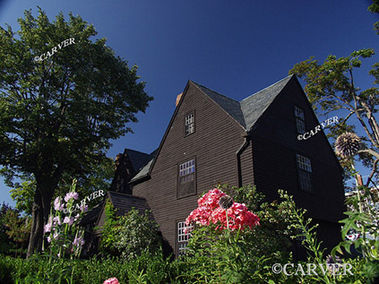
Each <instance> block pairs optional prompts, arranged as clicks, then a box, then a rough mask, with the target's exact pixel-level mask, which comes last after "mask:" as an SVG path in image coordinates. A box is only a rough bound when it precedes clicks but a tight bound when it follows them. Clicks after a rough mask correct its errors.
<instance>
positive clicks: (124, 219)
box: [100, 203, 162, 260]
mask: <svg viewBox="0 0 379 284" xmlns="http://www.w3.org/2000/svg"><path fill="white" fill-rule="evenodd" d="M105 216H106V219H105V224H104V226H103V228H102V236H101V242H100V251H101V252H102V254H103V255H120V256H121V257H122V258H124V259H128V260H130V259H134V258H136V257H137V256H140V255H141V254H142V253H143V252H148V253H154V252H156V251H157V250H158V249H159V247H160V246H161V245H162V242H161V238H160V234H159V227H158V225H157V223H156V222H155V221H154V220H153V219H152V218H151V215H150V213H149V211H145V213H144V214H141V213H140V212H139V211H138V210H136V209H134V208H132V210H130V211H129V212H128V213H127V214H126V215H125V216H121V217H115V211H114V209H113V207H112V205H111V204H110V203H107V204H106V207H105Z"/></svg>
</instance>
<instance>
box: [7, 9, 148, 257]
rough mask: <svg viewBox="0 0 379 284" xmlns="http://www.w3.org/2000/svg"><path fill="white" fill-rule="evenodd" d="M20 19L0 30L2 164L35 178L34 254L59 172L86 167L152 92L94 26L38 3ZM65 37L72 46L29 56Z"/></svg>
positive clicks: (87, 169)
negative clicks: (52, 14)
mask: <svg viewBox="0 0 379 284" xmlns="http://www.w3.org/2000/svg"><path fill="white" fill-rule="evenodd" d="M19 24H20V30H19V31H18V32H14V31H13V30H12V29H11V27H10V26H7V27H6V29H5V28H0V42H1V45H0V165H1V166H3V170H2V173H3V174H4V175H5V177H6V178H7V179H8V180H11V179H12V178H13V177H15V176H17V175H19V174H25V175H33V180H35V181H36V188H38V190H35V191H34V200H33V202H34V204H35V206H33V207H34V208H35V212H33V225H32V228H33V231H32V233H31V234H32V236H31V242H30V244H31V246H29V247H30V252H29V253H31V251H32V250H33V248H34V246H39V245H40V241H41V232H42V227H41V226H42V223H45V222H46V221H47V220H46V219H47V216H48V213H49V211H50V203H51V199H52V198H53V195H54V193H55V190H56V189H57V187H58V184H59V183H60V182H62V178H64V174H66V176H70V177H72V176H74V177H78V176H85V175H87V174H88V173H90V172H91V171H92V168H94V167H96V165H97V164H99V162H101V161H103V160H104V159H105V152H106V150H107V149H109V147H110V145H111V144H110V140H111V139H116V138H118V137H120V136H121V135H124V134H126V133H127V132H129V131H131V128H130V127H129V125H128V124H127V123H129V122H136V121H137V118H136V116H135V115H136V113H138V112H139V111H143V112H144V111H145V110H146V108H147V106H148V104H149V102H150V101H151V100H152V98H151V97H149V96H148V95H147V94H146V93H145V91H144V86H145V83H144V82H141V81H140V80H139V77H138V76H137V66H132V67H129V66H128V65H127V62H126V61H124V60H123V59H121V58H120V57H117V56H115V54H114V52H113V50H112V49H111V48H110V47H108V46H106V44H105V42H106V40H105V39H104V38H100V39H96V40H93V39H92V38H93V37H94V36H96V34H97V33H96V31H95V28H94V27H93V26H92V25H90V24H88V23H87V22H86V21H84V20H83V19H82V18H81V17H80V16H74V15H72V14H69V19H68V20H67V21H66V20H65V18H64V16H63V14H62V13H60V14H59V15H58V16H57V17H56V19H55V21H50V20H49V19H48V17H47V16H46V13H45V12H43V11H42V10H41V9H39V13H38V17H34V16H33V15H32V13H31V11H25V14H24V18H20V19H19ZM68 38H73V39H74V44H71V45H70V46H68V47H65V48H62V49H59V50H57V52H56V53H55V54H54V56H51V57H49V58H47V59H45V60H43V61H35V60H34V57H35V56H39V55H41V54H44V53H46V52H47V51H51V50H52V49H53V48H54V47H56V46H57V45H58V44H60V43H61V42H62V41H63V40H65V39H68ZM30 181H32V180H30ZM25 206H28V207H29V205H25Z"/></svg>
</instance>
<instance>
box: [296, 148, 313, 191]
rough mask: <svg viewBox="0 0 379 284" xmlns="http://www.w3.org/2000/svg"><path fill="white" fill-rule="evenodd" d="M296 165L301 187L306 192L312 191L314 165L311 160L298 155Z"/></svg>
mask: <svg viewBox="0 0 379 284" xmlns="http://www.w3.org/2000/svg"><path fill="white" fill-rule="evenodd" d="M296 163H297V169H298V175H299V185H300V188H301V189H302V190H304V191H312V178H311V175H312V165H311V160H310V159H309V158H307V157H304V156H302V155H299V154H296Z"/></svg>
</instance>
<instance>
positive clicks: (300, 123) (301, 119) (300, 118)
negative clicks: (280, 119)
mask: <svg viewBox="0 0 379 284" xmlns="http://www.w3.org/2000/svg"><path fill="white" fill-rule="evenodd" d="M294 112H295V119H296V129H297V133H299V134H304V133H305V116H304V110H303V109H301V108H299V107H298V106H295V109H294Z"/></svg>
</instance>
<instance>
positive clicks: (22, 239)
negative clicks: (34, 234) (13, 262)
mask: <svg viewBox="0 0 379 284" xmlns="http://www.w3.org/2000/svg"><path fill="white" fill-rule="evenodd" d="M30 224H31V220H30V217H28V216H24V217H23V216H21V215H20V212H19V210H17V209H13V208H11V207H9V206H7V205H5V204H4V203H3V205H2V206H1V208H0V253H6V254H11V253H12V252H14V253H15V255H17V254H21V255H23V254H24V253H25V249H26V247H27V244H28V241H29V232H30Z"/></svg>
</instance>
